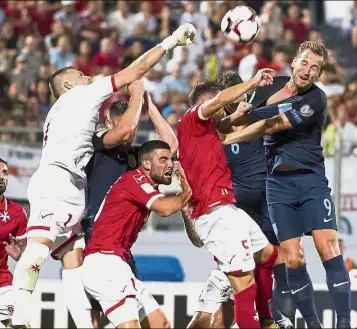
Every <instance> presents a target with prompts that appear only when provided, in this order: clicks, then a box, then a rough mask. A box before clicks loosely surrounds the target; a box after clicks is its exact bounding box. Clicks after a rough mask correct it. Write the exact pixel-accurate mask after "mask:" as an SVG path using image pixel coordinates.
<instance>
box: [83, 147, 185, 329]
mask: <svg viewBox="0 0 357 329" xmlns="http://www.w3.org/2000/svg"><path fill="white" fill-rule="evenodd" d="M171 154H172V153H171V149H170V146H169V145H168V144H167V143H165V142H163V141H149V142H146V143H144V144H143V145H142V146H141V147H140V149H139V164H140V166H139V168H138V169H136V170H131V171H128V172H126V173H124V174H123V175H121V176H120V178H119V179H118V180H117V181H116V182H115V184H114V185H113V186H112V187H111V189H110V190H109V192H108V194H107V196H106V197H105V199H104V201H103V203H102V206H101V209H100V211H99V213H98V215H97V217H96V219H95V224H94V229H93V233H92V237H91V239H90V241H89V244H88V246H87V248H86V251H85V259H84V263H83V268H84V271H83V282H84V285H85V288H86V290H87V292H88V293H89V294H90V295H91V296H92V297H93V298H94V299H96V300H97V301H99V303H100V305H101V307H102V309H103V311H104V314H105V315H106V316H107V317H108V319H109V321H110V322H111V323H112V324H113V325H114V327H116V328H141V327H140V323H139V312H138V310H139V308H140V306H141V307H143V308H144V312H145V313H146V314H149V313H150V310H147V309H146V305H145V303H142V302H141V298H142V297H141V296H142V295H143V294H148V292H144V293H143V291H144V290H145V286H144V284H143V283H142V282H141V281H139V280H137V279H136V278H135V276H134V274H133V272H132V271H131V269H130V267H129V265H128V263H127V262H128V260H129V257H130V248H131V247H132V245H133V244H134V242H135V241H136V239H137V237H138V234H139V232H140V230H141V229H142V226H143V225H144V224H145V222H146V221H147V219H148V217H149V215H150V212H151V211H155V212H156V213H158V214H159V215H160V216H165V217H166V216H170V215H171V214H173V213H174V212H176V211H179V210H181V209H182V208H183V207H184V206H185V205H186V204H187V202H188V201H189V199H190V197H191V195H192V192H191V188H190V187H189V185H188V183H187V180H186V178H185V175H184V172H183V170H182V168H180V181H181V186H182V192H181V193H179V194H178V195H176V196H164V195H163V194H161V193H160V192H159V191H158V189H157V187H158V184H164V185H169V184H171V180H172V173H173V169H174V168H173V162H172V160H171V157H172V155H171ZM108 269H109V270H108ZM141 303H142V304H143V305H142V304H141ZM151 311H152V310H151Z"/></svg>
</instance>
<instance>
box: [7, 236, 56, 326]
mask: <svg viewBox="0 0 357 329" xmlns="http://www.w3.org/2000/svg"><path fill="white" fill-rule="evenodd" d="M49 253H50V250H49V248H48V247H47V246H46V245H44V244H42V243H38V242H32V241H28V243H27V246H26V249H25V251H24V252H23V254H22V255H21V258H20V260H19V261H18V263H17V264H16V268H15V272H14V278H13V286H14V288H15V308H14V314H13V316H12V324H13V325H24V324H28V321H29V316H28V314H29V310H30V308H31V295H32V292H33V290H34V289H35V287H36V283H37V279H38V276H39V272H40V269H41V266H42V263H43V262H44V260H45V259H46V258H47V256H48V255H49Z"/></svg>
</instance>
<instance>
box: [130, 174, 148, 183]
mask: <svg viewBox="0 0 357 329" xmlns="http://www.w3.org/2000/svg"><path fill="white" fill-rule="evenodd" d="M133 177H134V179H135V181H136V182H137V183H138V184H142V183H148V180H147V178H146V176H145V175H143V174H139V175H134V176H133Z"/></svg>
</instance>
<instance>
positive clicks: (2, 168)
mask: <svg viewBox="0 0 357 329" xmlns="http://www.w3.org/2000/svg"><path fill="white" fill-rule="evenodd" d="M8 174H9V173H8V168H7V165H6V164H5V163H0V195H2V194H4V193H5V191H6V187H7V181H8Z"/></svg>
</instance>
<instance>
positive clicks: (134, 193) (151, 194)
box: [131, 173, 164, 209]
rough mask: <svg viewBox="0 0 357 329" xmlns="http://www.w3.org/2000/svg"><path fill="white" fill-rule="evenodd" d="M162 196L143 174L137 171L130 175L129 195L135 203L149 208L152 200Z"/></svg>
mask: <svg viewBox="0 0 357 329" xmlns="http://www.w3.org/2000/svg"><path fill="white" fill-rule="evenodd" d="M163 196H164V195H163V194H162V193H160V191H158V190H156V189H155V188H154V187H153V186H152V185H151V184H150V182H149V180H148V179H147V177H146V176H145V175H144V174H141V173H138V174H134V175H133V176H132V185H131V197H132V201H134V202H135V203H137V204H139V205H141V206H145V207H146V208H147V209H150V208H151V205H152V204H153V203H154V201H155V200H157V199H158V198H160V197H163Z"/></svg>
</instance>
